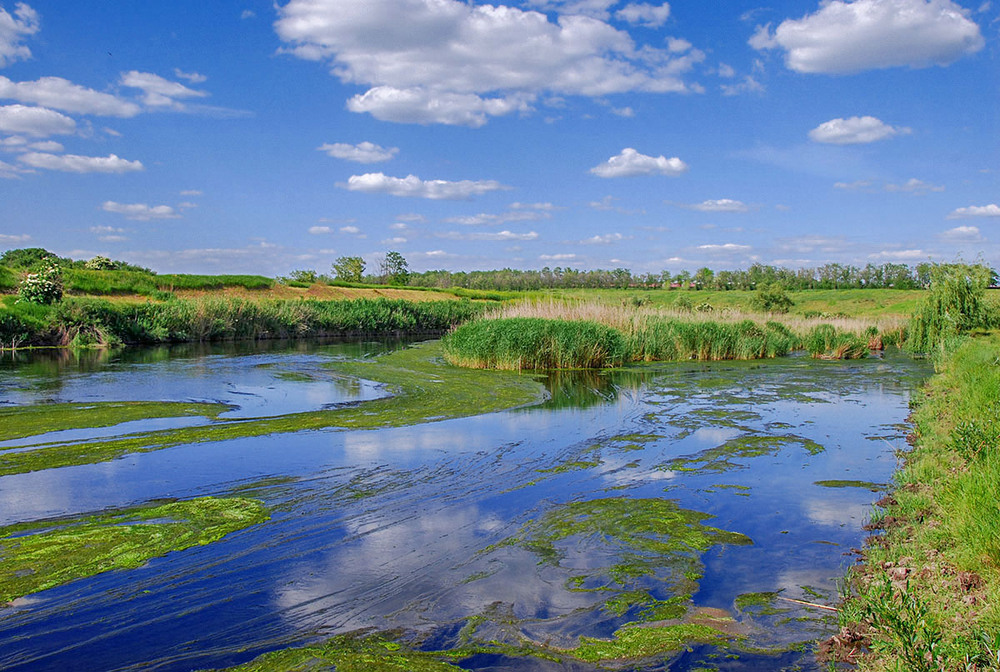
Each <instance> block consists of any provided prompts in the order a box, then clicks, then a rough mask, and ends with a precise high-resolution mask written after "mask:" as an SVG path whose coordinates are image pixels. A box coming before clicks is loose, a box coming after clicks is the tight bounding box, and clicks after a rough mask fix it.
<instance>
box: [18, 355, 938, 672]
mask: <svg viewBox="0 0 1000 672" xmlns="http://www.w3.org/2000/svg"><path fill="white" fill-rule="evenodd" d="M338 348H339V349H338ZM384 349H385V346H383V345H378V344H372V345H371V346H368V347H361V346H358V345H352V346H338V345H315V346H310V347H308V348H306V347H305V346H304V345H303V344H297V345H296V346H294V348H290V349H286V350H282V348H281V347H274V346H272V347H271V348H270V349H269V351H267V352H259V351H258V352H254V351H247V349H246V347H243V348H242V351H236V352H230V353H226V352H223V351H219V350H218V349H216V350H215V351H209V352H194V351H191V350H187V351H177V352H173V353H170V352H167V353H165V354H164V353H159V354H158V355H156V356H155V357H154V356H151V355H150V356H146V357H144V356H142V355H141V354H139V353H135V352H133V353H130V354H126V355H122V356H114V355H112V356H107V357H106V358H104V359H103V360H101V361H97V362H88V363H86V365H85V366H83V365H80V364H79V363H77V364H73V363H66V362H63V363H62V364H60V365H58V366H52V365H51V363H49V364H44V363H39V362H38V361H32V360H31V359H30V358H29V359H25V360H24V361H21V362H14V363H7V364H6V365H2V366H0V401H4V402H9V403H17V404H25V403H42V402H44V401H46V400H50V399H52V400H59V401H93V400H122V399H156V400H176V401H181V400H184V401H190V400H195V399H198V400H208V399H211V400H218V401H222V402H224V403H229V404H234V405H238V406H239V409H237V410H236V411H235V412H238V413H239V412H245V413H247V414H249V415H253V416H270V415H280V414H284V413H289V412H293V411H298V410H308V409H313V408H320V407H323V406H326V405H329V404H335V403H342V402H344V401H351V400H363V399H370V398H374V397H376V396H379V395H381V394H384V391H383V390H382V389H381V388H379V387H378V386H374V385H371V384H369V383H351V382H350V381H344V380H343V379H340V378H337V377H336V376H332V375H331V374H330V373H329V371H324V370H323V368H322V363H323V362H324V361H328V360H330V359H336V358H344V357H360V356H369V355H371V354H374V353H376V352H380V351H383V350H384ZM289 372H290V373H292V374H294V375H282V374H283V373H286V374H287V373H289ZM927 374H928V370H927V367H926V366H924V365H922V364H920V363H915V362H913V361H910V360H908V359H906V358H904V357H900V356H894V357H887V358H885V359H869V360H863V361H856V362H817V361H813V360H809V359H806V358H803V357H790V358H784V359H781V360H774V361H766V362H755V363H713V364H687V363H685V364H672V365H666V364H664V365H656V366H649V367H642V368H638V369H632V370H629V371H622V372H616V373H612V374H579V375H575V376H574V375H566V374H563V375H560V376H557V377H553V378H552V379H551V380H550V381H548V383H549V386H550V389H551V390H552V399H551V400H550V401H549V402H547V403H544V404H541V405H538V406H535V407H532V408H527V409H521V410H515V411H508V412H503V413H494V414H488V415H481V416H476V417H471V418H464V419H458V420H448V421H441V422H434V423H428V424H424V425H418V426H413V427H403V428H397V429H380V430H367V431H342V430H329V431H308V432H299V433H293V434H282V435H275V436H265V437H255V438H248V439H234V440H229V441H220V442H217V443H204V444H195V445H186V446H178V447H173V448H168V449H164V450H160V451H155V452H151V453H143V454H137V455H130V456H127V457H124V458H122V459H118V460H114V461H112V462H104V463H99V464H93V465H85V466H77V467H66V468H60V469H50V470H45V471H40V472H35V473H29V474H20V475H14V476H5V477H0V520H2V521H3V522H2V523H0V524H9V523H12V522H19V521H28V520H38V519H42V518H48V517H54V516H67V515H74V514H82V513H86V512H91V511H95V510H100V509H105V508H111V507H122V506H128V505H134V504H139V503H143V502H147V501H149V500H152V499H157V498H164V497H177V498H189V497H195V496H200V495H205V494H214V495H224V494H230V493H234V492H237V491H238V492H239V494H241V495H248V496H253V497H257V498H259V499H261V500H263V501H264V502H265V503H266V504H267V505H268V506H269V507H270V508H271V509H272V512H273V513H272V519H271V520H270V521H269V522H267V523H264V524H262V525H258V526H256V527H253V528H249V529H246V530H243V531H240V532H237V533H234V534H231V535H229V536H227V537H226V538H224V539H223V540H221V541H219V542H216V543H213V544H210V545H207V546H202V547H196V548H191V549H188V550H185V551H181V552H176V553H171V554H169V555H167V556H165V557H162V558H157V559H154V560H151V561H150V562H149V563H148V565H147V566H145V567H143V568H140V569H138V570H133V571H125V572H109V573H106V574H102V575H98V576H96V577H92V578H89V579H84V580H79V581H76V582H73V583H71V584H68V585H65V586H62V587H59V588H55V589H51V590H47V591H44V592H41V593H38V594H35V595H31V596H28V597H25V598H22V599H20V600H17V601H16V602H15V604H14V605H13V606H9V607H7V608H4V609H0V669H5V670H8V669H10V670H138V669H144V670H145V669H155V670H196V669H207V668H217V667H224V666H227V665H234V664H238V663H243V662H247V661H249V660H251V659H252V658H254V657H255V656H256V655H259V654H260V653H263V652H265V651H269V650H273V649H276V648H282V647H285V646H297V645H304V644H309V643H315V642H318V641H322V639H323V638H325V637H329V636H331V635H334V634H340V633H346V632H351V631H355V630H358V629H360V628H376V629H378V630H388V629H392V628H401V629H403V630H404V631H405V632H407V633H409V635H410V636H412V635H414V634H419V635H420V636H421V637H424V638H425V642H426V646H428V648H435V647H448V646H452V645H454V644H455V638H456V634H457V632H458V630H459V629H460V627H461V626H462V625H463V624H464V623H465V622H466V620H467V619H468V618H470V617H472V616H475V615H478V614H483V613H487V612H488V613H500V612H502V613H504V614H507V615H508V616H509V618H508V620H509V621H513V622H515V623H516V626H515V627H514V631H516V633H519V634H517V635H512V634H511V631H510V630H509V629H508V630H504V629H503V627H501V625H500V624H499V623H497V622H490V623H489V624H488V625H486V626H484V629H483V631H482V632H483V636H484V638H487V639H488V638H491V637H496V638H498V639H503V638H504V637H507V638H508V639H509V638H511V637H515V636H520V637H528V638H530V639H532V640H534V641H537V642H548V643H549V644H550V645H552V646H558V647H571V646H573V645H575V643H576V641H577V638H578V637H579V636H580V635H587V636H605V637H606V636H610V635H611V633H612V632H613V631H614V630H615V629H616V627H618V626H619V625H620V624H621V623H622V622H623V620H624V619H623V618H620V617H616V616H614V615H612V614H609V613H608V612H607V611H605V610H602V609H599V608H598V607H599V605H600V603H601V602H602V601H603V600H605V599H607V598H608V597H609V596H610V595H607V594H604V593H595V592H586V591H578V590H572V589H571V587H570V586H569V585H568V584H567V579H568V578H569V577H570V576H572V575H575V574H579V573H580V572H585V573H586V572H591V573H593V572H595V571H596V572H597V573H598V574H599V573H600V572H599V570H600V568H603V567H608V566H610V565H613V564H614V563H615V562H617V561H619V560H620V559H621V558H620V557H618V556H620V555H621V554H623V553H626V552H627V549H621V548H615V547H614V545H613V544H609V543H608V540H606V539H598V538H573V539H567V540H564V541H563V542H561V544H560V550H561V551H563V556H562V559H561V560H560V562H559V563H558V564H551V563H549V564H546V563H541V562H540V558H539V556H538V555H537V554H536V553H535V552H533V551H532V549H531V548H529V547H527V546H526V545H524V544H519V543H504V544H500V542H505V541H507V542H510V541H511V539H512V538H518V537H519V535H520V536H523V534H524V532H523V531H524V530H525V529H527V528H526V526H528V525H530V521H533V520H537V519H539V518H540V517H541V516H543V515H545V513H546V512H549V511H553V510H557V509H558V507H559V506H560V505H563V504H566V503H569V502H573V501H582V500H590V499H598V498H607V497H627V498H636V499H638V498H667V499H670V500H673V501H675V502H676V503H677V504H678V505H679V506H680V507H683V508H685V509H691V510H695V511H700V512H703V513H706V514H710V515H711V516H713V517H712V518H709V519H707V520H705V521H704V524H706V525H710V526H712V527H715V528H720V529H723V530H728V531H733V532H739V533H741V534H743V535H746V536H747V537H749V538H750V539H751V540H752V542H753V543H752V544H750V545H716V546H713V547H712V548H710V549H709V550H708V551H707V552H705V553H703V554H700V555H699V556H698V557H695V558H693V559H692V561H693V562H694V563H695V564H696V565H697V566H699V567H700V568H701V573H703V576H702V577H701V578H700V579H699V580H698V581H697V582H696V584H695V589H694V591H693V596H692V602H693V607H695V608H712V609H720V610H724V611H725V612H726V613H728V614H729V615H731V616H732V617H733V618H735V619H736V621H737V622H738V623H739V625H740V628H742V632H744V634H746V636H747V637H748V641H749V642H751V643H752V644H754V645H756V646H761V647H773V648H774V650H775V651H777V650H778V648H781V647H784V646H785V645H787V644H790V643H794V642H801V641H807V640H810V639H815V638H818V637H821V636H823V635H826V634H829V633H831V632H832V631H833V629H834V627H835V626H834V623H833V622H832V621H831V620H830V618H829V614H828V613H827V612H822V611H818V610H813V609H808V608H803V607H799V606H797V605H795V604H793V603H791V602H779V603H776V604H775V606H778V607H780V608H781V609H786V610H787V611H783V612H782V613H781V614H780V615H779V616H765V615H760V614H757V613H754V612H753V611H752V610H744V611H742V612H741V611H739V610H737V609H736V607H735V600H736V597H737V596H738V595H740V594H743V593H748V592H765V591H781V592H780V595H781V596H783V597H788V598H794V599H804V600H807V601H811V602H824V601H825V602H829V603H832V602H835V601H836V598H837V581H838V580H839V579H841V578H842V577H843V575H844V572H845V571H846V568H847V567H848V566H849V563H850V562H851V556H850V555H848V554H849V552H850V551H851V549H853V548H857V547H859V546H861V544H862V543H863V539H864V536H865V533H864V532H863V531H862V525H863V524H864V523H865V522H866V520H867V517H868V515H869V511H870V508H871V504H872V502H873V501H875V500H876V499H878V498H879V497H880V496H881V495H880V494H879V493H877V492H872V491H871V490H869V489H865V488H858V487H850V488H830V487H823V486H820V485H817V484H816V482H817V481H822V480H831V479H850V480H859V481H868V482H874V483H888V482H889V481H890V479H891V474H892V472H893V470H894V468H895V466H896V455H895V451H897V450H901V449H903V448H904V447H905V443H904V441H903V434H904V432H905V428H904V427H903V426H901V423H902V422H903V421H904V419H905V417H906V415H907V412H908V411H907V402H908V399H909V395H910V393H911V392H912V390H913V389H914V388H915V386H916V385H918V384H919V382H920V381H921V380H922V378H923V377H924V376H926V375H927ZM150 381H162V384H159V385H157V386H156V387H155V388H154V387H153V386H152V384H151V382H150ZM239 391H248V392H250V393H251V394H250V395H249V396H250V397H251V398H250V399H249V400H247V399H243V398H242V396H241V395H239V394H236V392H239ZM352 395H354V396H352ZM240 401H242V402H243V403H242V404H241V403H239V402H240ZM289 409H292V410H289ZM130 424H134V423H130ZM131 429H132V430H134V427H132V428H131ZM632 435H641V436H640V437H638V438H637V437H636V436H632ZM747 437H765V438H766V437H771V438H774V437H781V440H780V442H778V443H777V444H776V445H775V447H774V448H773V449H772V450H768V451H764V452H763V453H762V454H756V455H754V456H742V457H741V456H732V455H730V456H729V457H724V458H721V459H719V458H717V459H709V457H710V455H709V454H708V453H706V451H712V450H714V449H717V448H718V447H719V446H722V445H724V444H726V443H727V442H731V441H734V440H741V439H745V438H747ZM677 458H690V459H691V460H693V461H688V462H685V463H678V462H676V460H677ZM498 544H499V545H498ZM595 568H596V569H595ZM0 571H2V559H0ZM640 582H641V584H642V585H641V587H642V588H643V589H646V590H649V591H650V593H651V594H653V595H654V596H655V597H657V598H660V599H667V598H669V597H671V594H672V593H671V591H672V590H673V589H674V588H673V586H674V584H673V583H672V582H671V580H669V578H668V576H667V573H656V574H654V575H652V576H649V577H645V578H643V579H641V581H640ZM799 617H809V618H808V619H807V620H803V621H800V620H794V619H798V618H799ZM786 621H787V622H786ZM717 653H718V650H716V649H714V648H713V647H706V646H697V647H694V648H693V650H692V651H689V652H687V653H684V654H682V655H679V656H674V657H669V656H668V657H665V658H661V659H659V660H654V661H644V662H643V663H642V664H636V665H635V666H634V669H671V670H687V669H693V668H697V667H706V666H709V667H710V666H715V667H717V668H718V669H720V670H726V669H733V670H736V669H739V670H748V669H760V670H781V669H805V670H809V669H815V670H819V669H822V668H821V667H820V666H819V665H818V664H816V663H815V662H814V660H813V657H812V654H811V652H808V651H807V652H804V653H803V652H790V653H789V652H784V653H777V652H775V653H772V654H766V655H763V654H754V655H750V654H747V653H740V654H739V659H738V660H737V659H727V658H725V656H724V655H723V656H717V657H713V656H716V654H717ZM462 665H463V667H465V668H467V669H482V670H487V669H489V670H523V669H574V670H590V669H595V668H593V667H592V666H589V665H586V664H583V663H573V664H569V663H567V664H566V665H565V666H555V667H552V666H551V665H550V664H549V663H542V662H540V661H538V660H534V659H531V660H523V659H514V658H506V657H503V656H478V657H475V658H472V659H469V660H466V661H464V662H463V663H462ZM627 669H633V668H627Z"/></svg>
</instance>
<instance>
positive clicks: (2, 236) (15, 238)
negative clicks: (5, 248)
mask: <svg viewBox="0 0 1000 672" xmlns="http://www.w3.org/2000/svg"><path fill="white" fill-rule="evenodd" d="M29 240H31V236H29V235H28V234H26V233H18V234H10V233H0V243H3V244H5V245H7V244H11V243H14V244H18V243H26V242H28V241H29Z"/></svg>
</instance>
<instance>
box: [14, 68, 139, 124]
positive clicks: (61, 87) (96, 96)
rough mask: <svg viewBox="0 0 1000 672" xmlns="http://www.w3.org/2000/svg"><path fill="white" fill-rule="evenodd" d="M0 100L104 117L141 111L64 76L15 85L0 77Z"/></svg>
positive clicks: (120, 115)
mask: <svg viewBox="0 0 1000 672" xmlns="http://www.w3.org/2000/svg"><path fill="white" fill-rule="evenodd" d="M0 99H9V100H17V101H19V102H22V103H34V104H35V105H41V106H42V107H48V108H51V109H54V110H62V111H63V112H74V113H77V114H94V115H98V116H104V117H134V116H135V115H137V114H139V113H140V112H141V111H142V108H140V107H139V106H138V105H136V104H135V103H132V102H129V101H126V100H122V99H120V98H117V97H115V96H112V95H111V94H109V93H101V92H100V91H94V90H93V89H88V88H86V87H83V86H80V85H78V84H74V83H73V82H71V81H69V80H68V79H63V78H62V77H41V78H39V79H38V80H36V81H34V82H12V81H11V80H9V79H7V78H6V77H0Z"/></svg>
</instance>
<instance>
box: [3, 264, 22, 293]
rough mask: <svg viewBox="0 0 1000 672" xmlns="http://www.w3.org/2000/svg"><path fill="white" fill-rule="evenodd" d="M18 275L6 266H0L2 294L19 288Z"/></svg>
mask: <svg viewBox="0 0 1000 672" xmlns="http://www.w3.org/2000/svg"><path fill="white" fill-rule="evenodd" d="M17 282H18V277H17V273H15V272H14V271H12V270H10V269H9V268H7V267H6V266H0V292H2V291H6V290H11V289H15V288H17Z"/></svg>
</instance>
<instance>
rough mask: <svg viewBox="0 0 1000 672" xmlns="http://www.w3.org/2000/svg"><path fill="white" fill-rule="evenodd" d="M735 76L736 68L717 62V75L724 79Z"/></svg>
mask: <svg viewBox="0 0 1000 672" xmlns="http://www.w3.org/2000/svg"><path fill="white" fill-rule="evenodd" d="M735 76H736V70H735V69H734V68H733V66H731V65H726V64H725V63H719V77H723V78H725V79H732V78H733V77H735Z"/></svg>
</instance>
